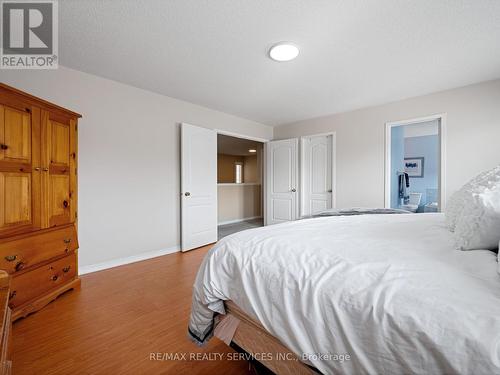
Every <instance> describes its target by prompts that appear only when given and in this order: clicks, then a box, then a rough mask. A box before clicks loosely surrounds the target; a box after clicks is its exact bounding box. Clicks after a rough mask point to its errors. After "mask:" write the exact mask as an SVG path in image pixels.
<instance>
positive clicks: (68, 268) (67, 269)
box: [63, 266, 71, 273]
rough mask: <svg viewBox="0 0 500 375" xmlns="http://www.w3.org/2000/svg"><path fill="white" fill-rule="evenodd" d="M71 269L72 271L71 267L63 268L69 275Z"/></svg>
mask: <svg viewBox="0 0 500 375" xmlns="http://www.w3.org/2000/svg"><path fill="white" fill-rule="evenodd" d="M70 269H71V266H66V267H64V268H63V272H64V273H67V272H69V270H70Z"/></svg>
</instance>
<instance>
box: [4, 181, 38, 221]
mask: <svg viewBox="0 0 500 375" xmlns="http://www.w3.org/2000/svg"><path fill="white" fill-rule="evenodd" d="M0 197H1V198H2V202H1V203H2V205H1V206H0V229H4V228H9V227H13V226H19V225H29V224H31V217H32V215H31V174H30V173H10V172H0Z"/></svg>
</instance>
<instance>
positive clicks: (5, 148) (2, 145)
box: [0, 143, 9, 150]
mask: <svg viewBox="0 0 500 375" xmlns="http://www.w3.org/2000/svg"><path fill="white" fill-rule="evenodd" d="M8 148H9V146H7V145H4V144H3V143H2V144H0V149H2V150H7V149H8Z"/></svg>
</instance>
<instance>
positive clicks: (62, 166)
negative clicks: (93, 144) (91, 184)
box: [42, 112, 76, 227]
mask: <svg viewBox="0 0 500 375" xmlns="http://www.w3.org/2000/svg"><path fill="white" fill-rule="evenodd" d="M74 132H75V123H74V120H71V119H63V118H57V117H53V115H52V114H51V113H49V112H44V113H43V114H42V134H43V136H42V164H43V171H44V173H43V176H42V189H43V193H42V196H43V197H44V212H45V214H44V215H43V217H44V219H43V225H44V226H46V227H53V226H57V225H64V224H68V223H73V222H74V221H75V216H76V211H75V210H74V207H73V204H74V200H73V195H74V194H73V190H74V189H73V187H72V181H73V180H74V177H73V176H74V174H75V172H76V170H75V166H74V159H75V158H76V154H75V151H74V150H73V149H74V148H75V146H74V144H75V141H74V139H73V138H74V137H76V135H75V134H74Z"/></svg>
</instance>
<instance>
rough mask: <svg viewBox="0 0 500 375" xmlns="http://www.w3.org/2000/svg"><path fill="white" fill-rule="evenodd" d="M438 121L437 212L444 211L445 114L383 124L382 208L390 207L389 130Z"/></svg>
mask: <svg viewBox="0 0 500 375" xmlns="http://www.w3.org/2000/svg"><path fill="white" fill-rule="evenodd" d="M433 120H439V125H440V126H439V148H440V150H439V152H440V153H441V155H440V166H439V169H440V173H439V190H440V191H439V210H440V211H441V212H443V211H444V209H445V206H446V113H439V114H435V115H430V116H424V117H418V118H412V119H409V120H401V121H390V122H386V123H385V145H384V148H385V163H384V166H385V168H384V207H385V208H390V207H391V130H392V128H393V127H396V126H402V125H411V124H417V123H420V122H427V121H433Z"/></svg>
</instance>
